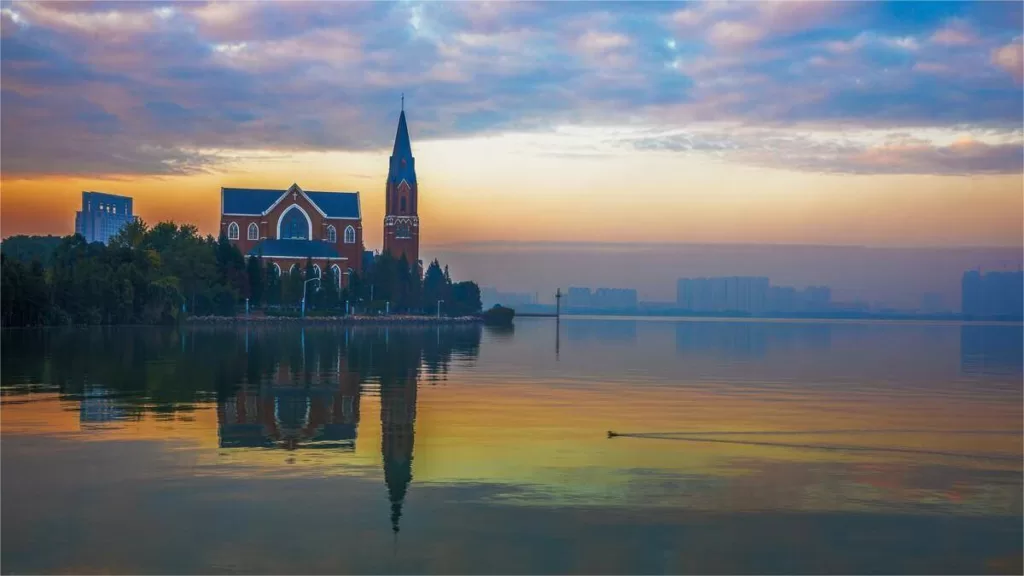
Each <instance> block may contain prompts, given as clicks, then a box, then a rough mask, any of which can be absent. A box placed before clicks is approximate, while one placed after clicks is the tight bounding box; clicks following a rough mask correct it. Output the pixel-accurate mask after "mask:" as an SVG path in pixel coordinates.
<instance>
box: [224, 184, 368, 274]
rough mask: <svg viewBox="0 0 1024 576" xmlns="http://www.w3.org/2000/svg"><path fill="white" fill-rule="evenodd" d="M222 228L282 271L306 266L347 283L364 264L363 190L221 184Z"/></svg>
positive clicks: (243, 248)
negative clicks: (318, 189) (332, 190)
mask: <svg viewBox="0 0 1024 576" xmlns="http://www.w3.org/2000/svg"><path fill="white" fill-rule="evenodd" d="M220 198H221V210H220V212H221V216H220V229H221V232H223V233H224V234H225V235H226V236H227V238H228V240H229V241H231V243H232V244H234V245H235V246H237V247H238V249H239V250H240V251H241V252H242V254H244V255H246V256H256V255H260V256H262V257H263V258H264V259H265V260H266V261H267V262H269V263H270V264H272V265H273V267H274V269H275V270H276V271H277V272H278V273H279V274H290V273H291V269H292V268H293V267H298V269H299V270H304V268H305V265H306V259H307V258H310V259H312V261H313V270H314V271H315V273H317V274H318V275H321V277H327V275H328V274H333V277H334V279H335V282H337V283H338V284H340V285H345V284H346V283H347V274H346V273H347V272H348V271H349V270H352V271H356V272H358V271H359V270H360V269H361V267H362V255H363V225H362V209H361V207H360V203H359V193H358V192H314V191H311V190H303V189H302V188H300V187H299V185H298V184H292V185H291V187H290V188H288V189H287V190H264V189H253V188H221V189H220Z"/></svg>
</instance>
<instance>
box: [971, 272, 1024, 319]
mask: <svg viewBox="0 0 1024 576" xmlns="http://www.w3.org/2000/svg"><path fill="white" fill-rule="evenodd" d="M961 282H962V284H961V288H962V294H961V311H962V312H963V313H964V315H966V316H973V317H995V316H1011V317H1015V318H1016V317H1020V316H1021V315H1022V313H1024V272H1021V271H1017V272H989V273H988V274H982V273H981V272H978V271H976V270H969V271H967V272H964V275H963V279H962V281H961Z"/></svg>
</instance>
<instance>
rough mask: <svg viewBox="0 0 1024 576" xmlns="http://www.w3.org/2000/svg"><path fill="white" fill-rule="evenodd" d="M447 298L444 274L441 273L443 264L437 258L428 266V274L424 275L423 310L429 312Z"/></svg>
mask: <svg viewBox="0 0 1024 576" xmlns="http://www.w3.org/2000/svg"><path fill="white" fill-rule="evenodd" d="M444 298H445V279H444V272H442V271H441V264H440V263H438V261H437V259H436V258H435V259H434V261H433V262H431V263H430V265H429V266H427V272H426V273H425V274H424V275H423V309H424V311H427V312H429V311H430V310H431V309H432V308H434V307H435V306H436V305H437V301H438V300H444Z"/></svg>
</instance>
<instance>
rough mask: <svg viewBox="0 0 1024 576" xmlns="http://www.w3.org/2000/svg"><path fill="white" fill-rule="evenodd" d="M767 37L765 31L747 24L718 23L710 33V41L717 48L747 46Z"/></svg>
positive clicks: (727, 21)
mask: <svg viewBox="0 0 1024 576" xmlns="http://www.w3.org/2000/svg"><path fill="white" fill-rule="evenodd" d="M764 36H765V30H762V29H760V28H758V27H757V26H755V25H753V24H748V23H746V22H733V21H729V20H725V21H722V22H716V23H715V24H714V25H713V26H712V27H711V29H710V31H709V32H708V41H710V42H711V43H712V44H714V45H715V46H725V47H732V46H746V45H749V44H753V43H755V42H757V41H759V40H761V39H762V38H764Z"/></svg>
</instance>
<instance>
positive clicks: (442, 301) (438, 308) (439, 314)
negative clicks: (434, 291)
mask: <svg viewBox="0 0 1024 576" xmlns="http://www.w3.org/2000/svg"><path fill="white" fill-rule="evenodd" d="M443 303H444V300H438V301H437V319H438V320H440V319H441V304H443Z"/></svg>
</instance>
